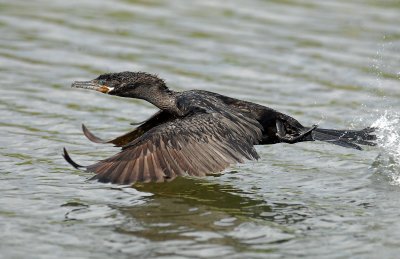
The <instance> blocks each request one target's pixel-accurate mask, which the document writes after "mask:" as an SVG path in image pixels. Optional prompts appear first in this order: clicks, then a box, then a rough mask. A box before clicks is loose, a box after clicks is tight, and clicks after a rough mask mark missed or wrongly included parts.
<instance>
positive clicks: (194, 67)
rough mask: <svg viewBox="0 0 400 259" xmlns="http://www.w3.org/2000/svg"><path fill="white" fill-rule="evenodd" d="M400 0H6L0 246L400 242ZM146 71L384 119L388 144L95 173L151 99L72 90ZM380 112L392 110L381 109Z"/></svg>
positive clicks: (177, 253) (51, 252)
mask: <svg viewBox="0 0 400 259" xmlns="http://www.w3.org/2000/svg"><path fill="white" fill-rule="evenodd" d="M399 12H400V4H399V3H398V1H379V2H377V1H357V0H353V1H342V0H340V1H301V0H298V1H296V0H293V1H292V0H290V1H256V0H251V1H240V0H238V1H230V2H226V1H225V2H218V1H211V0H210V1H208V0H206V1H200V0H199V1H190V2H188V1H183V0H173V1H158V0H152V1H133V0H119V1H106V0H102V1H98V0H84V1H81V0H80V1H61V0H52V1H49V0H35V1H23V0H13V1H1V0H0V34H1V37H0V78H1V81H0V88H1V98H0V129H1V136H0V155H1V156H0V162H1V169H0V173H1V174H0V230H1V232H2V234H1V235H0V257H3V258H26V257H27V256H28V257H29V256H32V257H35V258H106V257H112V258H151V257H166V258H186V257H190V258H196V257H210V256H212V257H229V258H265V257H272V258H281V257H294V256H307V257H314V258H321V257H327V258H344V257H350V256H351V257H359V258H366V257H377V256H380V257H382V258H396V256H397V255H398V253H399V252H400V249H399V245H400V241H399V240H400V222H399V216H400V213H399V211H400V199H399V195H400V187H399V186H398V185H399V184H400V180H399V179H400V177H399V175H400V166H398V165H399V164H400V161H399V157H400V151H399V149H398V147H399V146H400V141H399V139H400V138H399V133H398V131H399V130H398V129H399V126H400V122H399V116H398V115H397V114H396V111H397V110H398V107H399V104H400V103H399V100H400V85H399V72H400V68H399V64H400V56H399V51H400V27H399V26H398V25H399V24H400V16H399ZM124 70H131V71H138V70H141V71H148V72H152V73H157V74H159V75H160V76H161V77H163V78H165V79H166V81H167V84H168V85H169V86H170V87H171V88H173V89H175V90H187V89H193V88H197V89H205V90H210V91H214V92H218V93H221V94H226V95H230V96H233V97H237V98H242V99H246V100H249V101H253V102H257V103H260V104H263V105H267V106H270V107H273V108H275V109H278V110H280V111H282V112H285V113H287V114H290V115H292V116H294V117H296V118H297V119H298V120H300V121H301V122H302V123H304V124H305V125H311V124H315V123H318V124H320V125H321V126H324V127H334V128H361V127H365V126H369V125H371V124H373V123H375V125H376V126H380V127H381V129H380V130H379V134H380V135H379V137H380V140H379V141H380V147H378V148H367V149H366V150H365V151H363V152H359V151H357V150H350V149H345V148H342V147H338V146H331V145H328V144H324V143H301V144H296V145H287V144H281V145H274V146H259V147H257V151H258V152H259V154H260V156H261V159H260V160H259V161H257V162H248V163H246V164H243V165H238V166H234V167H232V168H230V169H229V170H227V172H226V173H225V174H224V175H222V176H220V177H207V178H204V179H192V178H185V179H183V178H182V179H177V180H176V181H173V182H171V183H167V184H145V185H137V186H135V187H134V188H130V187H126V186H114V185H108V184H100V183H97V182H89V181H86V180H87V179H88V178H89V177H90V175H88V174H87V173H84V172H80V171H77V170H74V169H72V168H71V167H70V166H69V165H68V164H66V162H65V161H64V160H63V158H62V157H61V151H62V148H63V147H64V146H66V147H68V149H69V150H70V151H71V153H72V155H73V157H74V158H75V159H76V160H77V161H79V162H80V163H82V164H89V163H91V162H93V161H95V160H97V159H101V158H105V157H107V156H110V155H111V154H113V153H115V152H116V151H117V150H116V149H115V148H113V147H110V146H103V145H96V144H93V143H89V141H87V140H86V139H85V137H84V136H83V135H82V133H81V131H80V125H81V123H85V124H87V125H88V126H89V127H90V129H92V130H93V131H94V132H95V133H97V134H98V135H99V136H103V137H112V136H115V135H117V134H121V133H123V132H125V131H127V130H129V129H130V125H129V123H131V122H138V121H142V120H144V119H145V118H147V117H148V116H150V115H151V114H153V113H154V112H155V111H156V109H155V108H154V107H152V106H151V105H150V104H148V103H145V102H142V101H137V100H127V99H122V98H116V97H110V96H105V95H101V94H99V93H95V92H90V91H82V90H79V89H71V88H70V87H69V86H70V84H71V82H72V81H73V80H80V79H85V80H87V79H92V78H94V77H96V76H97V75H98V74H100V73H104V72H112V71H114V72H115V71H124ZM385 111H386V115H384V114H385Z"/></svg>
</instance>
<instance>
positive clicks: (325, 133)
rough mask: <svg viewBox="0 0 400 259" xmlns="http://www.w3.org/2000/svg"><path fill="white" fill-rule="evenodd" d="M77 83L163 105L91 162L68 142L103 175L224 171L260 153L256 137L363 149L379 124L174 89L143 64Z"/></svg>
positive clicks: (139, 177) (141, 178) (144, 177)
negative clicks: (356, 124) (336, 121)
mask: <svg viewBox="0 0 400 259" xmlns="http://www.w3.org/2000/svg"><path fill="white" fill-rule="evenodd" d="M72 87H76V88H85V89H91V90H96V91H99V92H102V93H105V94H109V95H116V96H121V97H128V98H137V99H143V100H146V101H148V102H150V103H152V104H153V105H155V106H157V107H158V108H159V109H160V111H158V112H157V113H156V114H154V115H153V116H152V117H150V118H149V119H148V120H146V121H144V122H143V123H141V124H139V126H138V127H137V128H136V129H134V130H132V131H130V132H128V133H126V134H124V135H122V136H119V137H116V138H114V139H112V140H108V141H107V140H103V139H101V138H99V137H96V136H95V135H93V134H92V133H91V132H90V131H89V130H88V129H87V128H86V127H85V125H82V128H83V133H84V134H85V136H86V137H87V138H88V139H89V140H91V141H93V142H96V143H111V144H114V145H115V146H117V147H121V148H122V151H120V152H119V153H117V154H116V155H114V156H112V157H109V158H107V159H104V160H101V161H99V162H97V163H95V164H92V165H89V166H81V165H78V164H77V163H75V162H74V161H73V160H72V159H71V158H70V156H69V155H68V153H67V151H66V149H65V148H64V154H63V156H64V158H65V159H66V160H67V162H68V163H70V164H71V165H72V166H73V167H75V168H86V170H87V171H89V172H93V173H95V174H96V175H95V176H94V177H93V178H92V179H98V180H99V181H101V182H111V183H117V184H131V183H134V182H150V181H155V182H163V181H165V180H172V179H174V178H175V177H177V176H182V175H190V176H205V175H208V174H213V173H218V172H221V171H222V170H224V169H225V168H227V167H228V166H229V165H231V164H235V163H242V162H243V161H244V160H245V159H249V160H251V159H258V158H259V156H258V154H257V152H256V150H255V149H254V145H267V144H275V143H281V142H284V143H291V144H293V143H297V142H302V141H314V140H320V141H324V142H328V143H332V144H336V145H339V146H343V147H348V148H354V149H359V150H361V147H360V146H359V145H368V146H374V145H375V144H376V143H375V142H374V140H376V136H375V135H374V134H372V132H373V131H374V128H365V129H363V130H332V129H321V128H318V127H317V126H316V125H314V126H312V127H304V126H303V125H301V124H300V123H299V122H298V121H297V120H295V119H294V118H292V117H290V116H288V115H285V114H283V113H280V112H278V111H275V110H273V109H271V108H268V107H265V106H262V105H259V104H255V103H251V102H246V101H242V100H238V99H235V98H231V97H227V96H224V95H220V94H217V93H213V92H208V91H203V90H189V91H183V92H175V91H172V90H170V89H168V88H167V86H166V84H165V82H164V81H163V80H162V79H160V78H159V77H157V76H156V75H152V74H148V73H144V72H121V73H109V74H103V75H100V76H99V77H97V78H96V79H94V80H91V81H85V82H74V83H73V84H72Z"/></svg>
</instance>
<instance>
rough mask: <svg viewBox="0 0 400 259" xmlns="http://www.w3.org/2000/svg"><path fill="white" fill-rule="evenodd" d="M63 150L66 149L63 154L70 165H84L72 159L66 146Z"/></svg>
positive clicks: (77, 166)
mask: <svg viewBox="0 0 400 259" xmlns="http://www.w3.org/2000/svg"><path fill="white" fill-rule="evenodd" d="M63 151H64V153H63V154H62V156H63V157H64V159H65V161H67V162H68V163H69V164H70V165H72V166H73V167H74V168H76V169H79V168H83V167H84V166H82V165H80V164H77V163H75V161H74V160H72V158H71V157H70V156H69V154H68V152H67V149H66V148H65V147H64V148H63Z"/></svg>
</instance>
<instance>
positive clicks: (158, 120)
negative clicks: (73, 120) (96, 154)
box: [82, 110, 174, 147]
mask: <svg viewBox="0 0 400 259" xmlns="http://www.w3.org/2000/svg"><path fill="white" fill-rule="evenodd" d="M172 119H174V115H172V114H171V113H169V112H166V111H163V110H161V111H158V112H157V113H156V114H154V115H153V116H151V117H150V118H149V119H148V120H146V121H144V122H143V123H141V125H140V126H138V127H137V128H136V129H134V130H132V131H129V132H127V133H125V134H123V135H121V136H118V137H116V138H114V139H111V140H104V139H101V138H99V137H97V136H96V135H94V134H93V133H92V132H90V131H89V129H88V128H86V126H85V125H84V124H82V131H83V134H84V135H85V136H86V137H87V138H88V139H89V140H90V141H92V142H95V143H100V144H114V145H115V146H116V147H122V146H124V145H126V144H128V143H129V142H132V141H133V140H135V139H137V138H138V137H140V136H142V135H143V134H144V133H145V132H147V131H148V130H150V129H152V128H154V127H156V126H158V125H160V124H162V123H165V122H167V121H169V120H172Z"/></svg>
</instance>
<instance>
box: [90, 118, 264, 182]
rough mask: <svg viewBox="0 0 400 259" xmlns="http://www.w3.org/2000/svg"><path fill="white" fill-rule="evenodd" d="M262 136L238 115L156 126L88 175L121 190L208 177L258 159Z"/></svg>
mask: <svg viewBox="0 0 400 259" xmlns="http://www.w3.org/2000/svg"><path fill="white" fill-rule="evenodd" d="M261 136H262V133H261V125H260V124H259V123H258V122H257V121H256V120H253V119H251V118H246V117H244V116H243V115H241V114H239V113H236V114H235V113H233V114H232V113H231V114H229V115H222V114H221V113H216V112H211V113H198V114H193V115H189V116H187V117H184V118H179V119H173V120H171V121H168V122H166V123H164V124H161V125H159V126H156V127H154V128H152V129H151V130H149V131H148V132H146V133H144V134H143V135H142V136H140V137H139V138H136V139H135V140H133V141H132V142H131V143H129V144H127V145H125V146H123V149H122V151H121V152H120V153H118V154H116V155H114V156H112V157H110V158H107V159H105V160H101V161H99V162H98V163H96V164H93V165H90V166H87V167H86V169H87V170H88V171H90V172H94V173H96V175H95V176H94V177H93V179H98V180H99V181H101V182H112V183H119V184H130V183H134V182H150V181H156V182H162V181H164V180H168V179H173V178H175V177H176V176H178V175H191V176H204V175H206V174H210V173H217V172H220V171H222V170H224V169H225V168H227V167H228V166H229V165H230V164H234V163H238V162H239V163H240V162H243V160H244V159H258V154H257V152H256V151H255V149H254V144H257V143H258V141H259V140H260V139H261Z"/></svg>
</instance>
